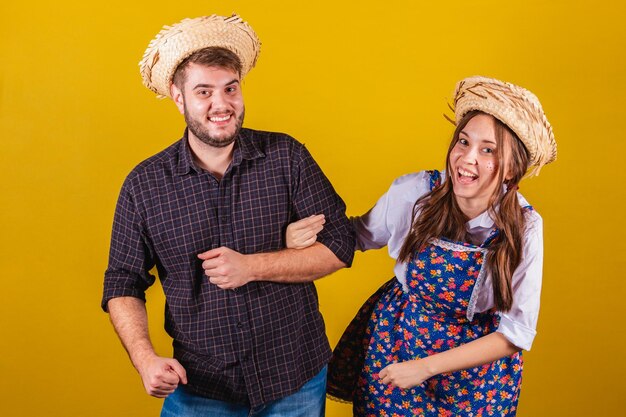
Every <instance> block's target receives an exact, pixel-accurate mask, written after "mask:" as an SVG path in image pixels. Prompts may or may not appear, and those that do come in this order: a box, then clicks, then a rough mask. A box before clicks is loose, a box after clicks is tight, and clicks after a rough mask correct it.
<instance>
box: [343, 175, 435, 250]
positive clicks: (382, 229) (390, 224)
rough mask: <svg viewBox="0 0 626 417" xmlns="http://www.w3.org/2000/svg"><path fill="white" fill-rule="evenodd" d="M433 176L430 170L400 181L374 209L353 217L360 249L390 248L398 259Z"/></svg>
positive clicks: (407, 176) (402, 178) (396, 181)
mask: <svg viewBox="0 0 626 417" xmlns="http://www.w3.org/2000/svg"><path fill="white" fill-rule="evenodd" d="M429 180H430V175H429V174H428V172H426V171H421V172H417V173H413V174H407V175H403V176H401V177H399V178H397V179H396V180H395V181H394V182H393V183H392V184H391V186H390V187H389V190H387V192H386V193H385V194H383V196H382V197H380V199H378V202H377V203H376V205H374V207H372V208H371V209H370V210H369V211H368V212H367V213H365V214H364V215H362V216H359V217H353V218H352V219H351V220H352V225H353V226H354V230H355V231H356V249H358V250H361V251H366V250H369V249H379V248H382V247H384V246H386V245H388V246H389V248H388V249H389V254H390V255H391V257H392V258H397V256H398V254H399V253H400V248H401V246H402V243H403V242H404V238H405V237H406V235H407V233H408V232H409V229H410V227H411V216H412V213H413V206H414V204H415V201H417V199H418V198H419V197H421V196H422V195H424V194H425V193H427V192H428V191H429Z"/></svg>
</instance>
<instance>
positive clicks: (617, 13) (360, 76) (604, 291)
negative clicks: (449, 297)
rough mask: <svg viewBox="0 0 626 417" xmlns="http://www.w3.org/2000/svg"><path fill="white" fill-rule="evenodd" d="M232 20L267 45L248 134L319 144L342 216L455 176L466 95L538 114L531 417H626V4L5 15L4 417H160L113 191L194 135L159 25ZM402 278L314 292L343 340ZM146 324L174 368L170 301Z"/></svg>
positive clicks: (107, 9)
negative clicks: (537, 296)
mask: <svg viewBox="0 0 626 417" xmlns="http://www.w3.org/2000/svg"><path fill="white" fill-rule="evenodd" d="M233 11H237V12H238V13H239V14H240V15H241V16H242V17H243V18H244V19H245V20H247V21H249V22H250V23H251V24H252V26H253V27H254V29H255V30H256V31H257V33H258V35H259V37H260V38H261V40H262V42H263V47H262V53H261V57H260V60H259V62H258V67H257V68H256V69H254V70H253V71H252V72H251V73H250V75H249V76H248V77H247V79H246V82H245V84H244V94H245V98H246V105H247V118H246V122H245V125H246V126H248V127H253V128H257V129H267V130H275V131H284V132H288V133H290V134H291V135H293V136H294V137H296V138H298V139H299V140H300V141H302V142H305V143H306V145H307V146H308V148H309V149H310V150H311V152H312V154H313V155H314V156H315V158H316V159H317V161H318V162H319V164H320V165H321V166H322V168H323V169H324V171H325V173H326V174H327V176H328V177H329V178H330V179H331V180H332V182H333V184H334V185H335V187H336V189H337V190H338V192H339V193H340V194H341V195H342V196H343V198H344V199H345V201H346V203H347V205H348V212H349V214H353V215H355V214H360V213H362V212H364V211H365V210H367V209H368V208H369V207H370V206H371V205H372V204H373V203H374V202H375V201H376V199H377V198H378V197H379V196H380V195H381V194H382V193H383V192H384V191H385V190H386V189H387V187H388V186H389V184H390V182H391V181H392V180H393V179H394V178H396V177H397V176H399V175H401V174H404V173H408V172H412V171H416V170H421V169H427V168H441V167H442V166H443V156H444V152H445V149H446V146H447V143H448V140H449V136H450V134H451V131H452V129H451V125H449V123H448V122H447V121H445V120H444V118H443V117H442V114H443V113H444V112H447V105H446V103H447V102H448V101H449V99H450V95H451V92H452V89H453V87H454V83H455V82H456V81H457V80H458V79H460V78H463V77H466V76H470V75H476V74H481V75H487V76H492V77H497V78H500V79H505V80H508V81H512V82H515V83H518V84H520V85H523V86H525V87H527V88H529V89H531V90H532V91H533V92H535V93H536V94H537V95H538V96H539V97H540V99H541V101H542V103H543V105H544V108H545V110H546V112H547V114H548V117H549V120H550V121H551V122H552V124H553V126H554V131H555V134H556V138H557V142H558V144H559V156H558V160H557V162H556V163H554V164H553V165H549V166H547V167H546V168H545V169H544V170H543V171H542V173H541V176H540V177H538V178H533V179H530V180H526V181H525V182H522V185H521V191H522V192H523V193H524V195H525V196H526V197H527V198H528V199H529V201H530V202H531V203H532V204H534V206H535V207H536V209H537V210H538V211H539V212H540V213H541V215H542V216H543V218H544V221H545V268H544V289H543V294H542V311H541V315H540V320H539V328H538V332H539V333H538V337H537V339H536V341H535V344H534V345H533V350H532V352H529V353H528V354H527V355H526V366H525V367H526V369H525V373H524V383H523V390H522V397H521V402H520V411H519V416H522V417H529V416H591V415H593V416H614V415H618V414H622V413H623V401H622V400H623V392H624V388H625V384H624V374H625V371H626V366H625V365H624V364H625V361H624V357H623V354H624V342H625V340H626V338H625V336H624V329H623V323H624V318H625V317H624V316H625V315H624V305H625V302H624V293H625V290H626V286H625V285H624V278H625V275H624V273H623V268H624V260H625V259H624V253H623V252H622V250H621V249H622V247H623V246H624V245H623V239H624V235H625V232H626V229H625V226H624V220H623V212H624V208H623V207H622V204H623V202H624V188H625V187H624V183H625V180H626V178H625V169H624V157H625V156H626V152H625V151H626V149H625V147H624V128H623V125H624V115H623V113H624V112H623V109H624V98H625V97H626V82H625V80H624V76H625V74H626V58H625V56H624V55H625V53H626V48H625V39H626V37H625V36H626V30H625V29H624V23H623V22H624V18H625V17H626V13H625V12H624V5H623V2H619V1H617V0H615V1H612V2H607V1H593V2H591V1H587V2H583V1H573V0H569V1H565V0H560V1H553V2H547V1H546V2H542V1H510V2H502V1H474V2H468V1H454V0H450V1H438V2H421V1H404V2H401V1H393V0H391V1H385V2H365V1H361V2H347V1H346V2H340V1H327V0H320V1H310V2H295V1H294V2H278V1H269V0H265V1H220V2H210V1H192V0H190V1H185V2H172V1H163V0H155V1H150V2H146V1H138V2H133V1H119V0H111V1H108V2H100V3H92V2H87V1H69V0H64V1H50V2H43V1H20V2H18V1H12V2H7V1H3V2H2V4H1V5H0V138H1V150H0V169H1V172H2V176H1V180H0V242H1V243H0V279H1V282H2V285H1V289H0V331H1V336H0V415H2V416H7V417H13V416H150V415H157V414H158V411H159V409H160V405H161V401H160V400H157V399H153V398H150V397H148V396H147V395H146V394H145V393H144V391H143V388H142V385H141V382H140V379H139V377H138V375H137V374H136V372H135V370H134V369H133V368H132V366H131V365H130V362H129V360H128V359H127V357H126V354H125V352H124V351H123V349H122V347H121V345H120V343H119V341H118V340H117V337H116V336H115V334H114V332H113V330H112V328H111V326H110V324H109V322H108V316H107V315H106V314H104V313H103V312H102V311H101V310H100V308H99V302H100V296H101V288H102V274H103V271H104V269H105V267H106V262H107V256H108V243H109V236H110V228H111V223H112V216H113V211H114V207H115V202H116V199H117V194H118V191H119V188H120V185H121V183H122V181H123V179H124V177H125V176H126V174H127V173H128V172H129V171H130V169H132V167H133V166H134V165H135V164H137V163H138V162H140V161H141V160H143V159H145V158H147V157H149V156H151V155H153V154H154V153H156V152H158V151H160V150H161V149H163V148H165V147H166V146H167V145H169V144H170V143H172V142H174V141H175V140H176V139H178V138H179V137H180V135H181V133H182V130H183V127H184V124H183V120H182V117H181V116H180V115H179V114H178V112H177V111H176V110H175V108H174V106H173V105H172V103H171V102H169V101H158V100H157V99H155V98H154V95H153V94H151V93H150V92H149V91H148V90H147V89H145V88H144V87H143V86H142V85H141V81H140V76H139V72H138V66H137V62H138V61H139V59H140V58H141V56H142V54H143V51H144V49H145V47H146V46H147V44H148V42H149V40H150V39H151V38H152V37H153V36H154V35H155V34H156V33H157V32H158V30H159V29H160V28H161V26H162V25H164V24H171V23H174V22H177V21H179V20H180V19H182V18H184V17H195V16H199V15H203V14H211V13H214V12H215V13H218V14H230V13H232V12H233ZM391 266H392V262H391V260H390V259H388V257H387V255H386V252H385V251H384V250H383V251H379V252H378V253H367V254H357V257H356V261H355V266H354V267H353V268H352V269H351V270H346V271H341V272H339V273H336V274H335V275H333V276H331V277H328V278H325V279H323V280H321V281H319V282H318V289H319V292H320V302H321V309H322V311H323V313H324V316H325V318H326V322H327V328H328V334H329V337H330V339H331V343H333V344H334V343H335V342H336V341H337V339H338V337H339V335H340V334H341V332H342V331H343V328H344V326H345V325H346V324H347V322H348V321H349V320H350V318H351V317H352V315H353V314H354V313H355V311H356V308H357V307H358V306H359V305H360V303H361V302H362V301H363V300H364V298H365V297H366V296H367V295H369V294H370V293H371V292H372V291H373V290H374V289H375V288H377V287H378V286H379V284H380V283H382V282H383V281H384V280H386V279H387V278H389V277H390V276H391V274H392V272H391ZM148 308H149V314H150V320H151V322H150V324H151V326H150V327H151V333H152V338H153V340H154V343H155V345H156V348H157V350H158V351H159V352H160V353H161V354H164V355H166V354H169V353H170V350H171V349H170V341H169V340H168V338H167V336H166V335H165V333H164V331H163V329H162V314H163V296H162V294H161V289H160V288H158V287H156V286H155V288H153V289H151V290H150V294H149V302H148ZM328 415H329V416H331V417H334V416H348V415H350V409H349V407H347V406H345V405H340V404H336V403H332V404H331V403H329V406H328Z"/></svg>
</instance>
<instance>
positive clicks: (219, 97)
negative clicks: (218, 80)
mask: <svg viewBox="0 0 626 417" xmlns="http://www.w3.org/2000/svg"><path fill="white" fill-rule="evenodd" d="M211 99H212V100H211V107H212V109H213V110H220V109H222V108H225V107H226V106H227V99H226V94H225V93H224V92H214V93H213V95H212V96H211Z"/></svg>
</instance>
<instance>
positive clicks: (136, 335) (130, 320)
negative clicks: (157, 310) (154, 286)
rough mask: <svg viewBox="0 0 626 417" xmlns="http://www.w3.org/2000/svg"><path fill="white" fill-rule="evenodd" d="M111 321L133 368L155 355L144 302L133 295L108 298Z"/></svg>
mask: <svg viewBox="0 0 626 417" xmlns="http://www.w3.org/2000/svg"><path fill="white" fill-rule="evenodd" d="M107 306H108V310H109V316H110V317H111V323H113V327H114V328H115V331H116V332H117V335H118V337H119V338H120V340H121V341H122V344H123V345H124V348H125V349H126V351H127V352H128V356H129V357H130V360H131V361H132V363H133V365H134V366H135V368H137V369H139V367H140V364H141V363H142V362H144V361H145V360H146V359H148V358H150V357H153V356H155V355H156V354H155V352H154V348H153V347H152V342H151V341H150V336H149V333H148V314H147V312H146V306H145V304H144V302H143V301H142V300H140V299H138V298H135V297H118V298H113V299H111V300H109V302H108V304H107Z"/></svg>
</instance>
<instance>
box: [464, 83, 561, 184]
mask: <svg viewBox="0 0 626 417" xmlns="http://www.w3.org/2000/svg"><path fill="white" fill-rule="evenodd" d="M472 110H479V111H482V112H484V113H488V114H490V115H492V116H494V117H495V118H497V119H498V120H500V121H501V122H503V123H504V124H506V125H507V126H508V127H509V128H510V129H511V130H512V131H513V132H515V134H516V135H517V136H518V137H519V138H520V140H521V141H522V142H523V143H524V145H525V146H526V150H527V151H528V153H529V162H528V167H529V168H530V167H533V169H532V171H531V172H530V174H529V175H538V174H539V170H540V169H541V167H542V166H544V165H545V164H548V163H550V162H552V161H554V160H555V159H556V141H555V140H554V134H553V133H552V126H550V123H549V122H548V119H546V115H545V113H544V112H543V109H542V107H541V103H539V99H537V96H535V95H534V94H533V93H531V92H530V91H528V90H526V89H525V88H522V87H519V86H517V85H514V84H511V83H507V82H503V81H499V80H496V79H493V78H486V77H469V78H465V79H464V80H461V81H459V82H458V83H457V85H456V89H455V92H454V113H455V117H456V120H457V121H459V120H461V118H462V117H463V116H464V115H465V114H467V113H468V112H470V111H472Z"/></svg>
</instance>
